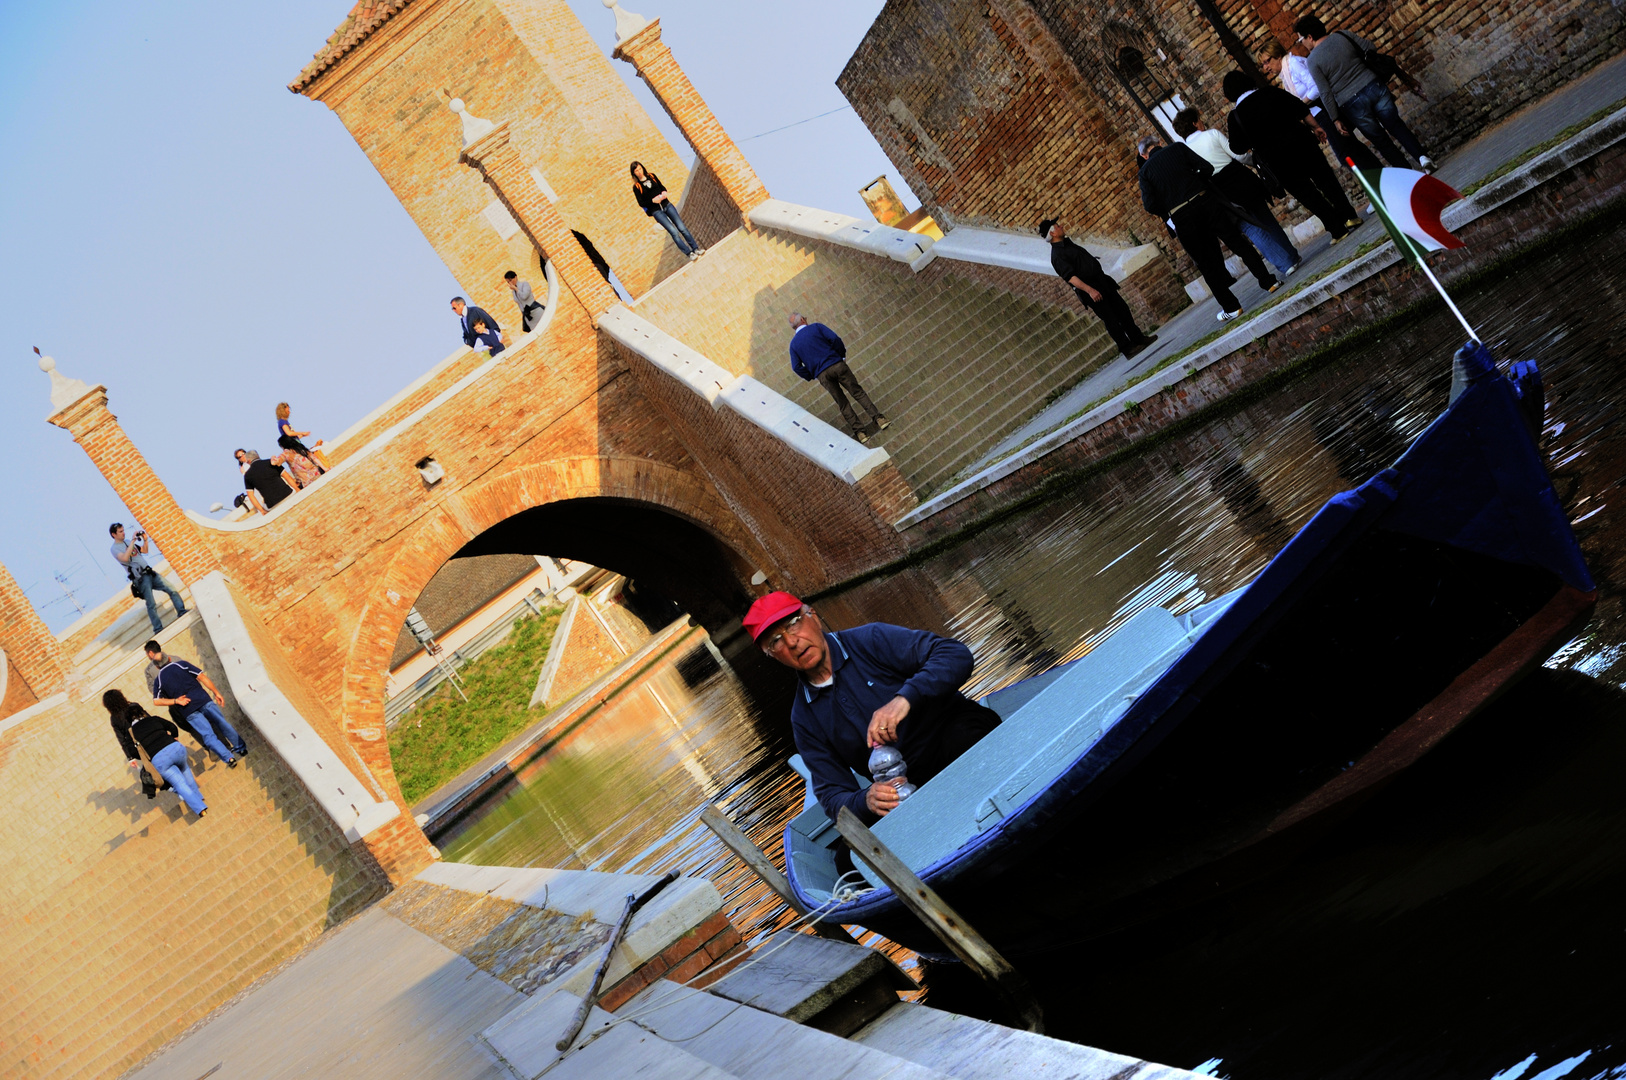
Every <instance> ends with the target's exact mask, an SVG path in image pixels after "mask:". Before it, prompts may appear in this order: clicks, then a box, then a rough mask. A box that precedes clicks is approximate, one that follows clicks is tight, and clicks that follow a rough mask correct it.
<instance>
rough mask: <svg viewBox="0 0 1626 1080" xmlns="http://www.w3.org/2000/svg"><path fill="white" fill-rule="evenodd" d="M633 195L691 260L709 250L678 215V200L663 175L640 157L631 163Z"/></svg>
mask: <svg viewBox="0 0 1626 1080" xmlns="http://www.w3.org/2000/svg"><path fill="white" fill-rule="evenodd" d="M632 195H633V198H635V199H637V200H638V205H639V206H641V207H643V208H644V213H646V214H648V215H649V216H650V217H652V218H654V219H655V220H656V221H658V222H660V223H661V227H662V228H664V229H665V230H666V232H667V235H669V236H671V238H672V243H674V244H676V245H677V246H678V250H679V251H681V252H683V254H685V255H687V256H688V257H689V261H690V262H693V261H694V260H696V259H698V258H699V257H700V256H702V255H704V254H705V253H706V249H705V248H703V247H701V246H700V245H699V244H698V243H696V242H695V239H694V234H693V233H691V232H690V231H689V227H688V226H687V225H685V224H683V219H682V218H681V217H679V216H678V208H677V204H676V203H674V202H672V197H671V195H670V194H668V193H667V190H666V185H665V184H663V183H661V178H660V177H658V176H656V175H655V174H654V173H652V172H648V171H647V170H645V169H644V164H643V162H641V161H634V162H633V163H632Z"/></svg>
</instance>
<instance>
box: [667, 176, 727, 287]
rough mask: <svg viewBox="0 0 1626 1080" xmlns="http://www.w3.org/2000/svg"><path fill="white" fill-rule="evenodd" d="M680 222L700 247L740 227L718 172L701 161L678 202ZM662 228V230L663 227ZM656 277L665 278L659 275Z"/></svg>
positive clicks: (715, 241) (706, 245)
mask: <svg viewBox="0 0 1626 1080" xmlns="http://www.w3.org/2000/svg"><path fill="white" fill-rule="evenodd" d="M678 212H679V213H680V214H681V215H682V216H683V224H685V225H687V226H688V227H689V231H690V232H691V233H693V234H694V238H695V239H696V240H698V241H699V242H700V246H701V247H703V248H709V247H711V246H712V245H713V244H715V243H717V242H718V241H719V240H721V239H722V238H723V237H725V236H727V235H728V234H729V233H731V232H733V231H734V230H735V229H738V228H739V227H740V211H739V207H737V206H735V205H734V203H733V200H731V199H730V198H729V197H728V192H727V191H724V190H723V185H722V183H721V182H720V181H719V180H718V179H717V174H716V173H714V172H712V171H711V167H710V166H708V165H707V164H706V163H705V162H704V161H699V160H696V161H695V163H694V172H693V173H691V174H690V176H689V186H688V188H687V189H685V191H684V192H683V201H682V202H681V203H679V204H678ZM663 231H664V230H663ZM658 280H662V281H664V280H665V277H664V276H662V277H661V278H659V279H658Z"/></svg>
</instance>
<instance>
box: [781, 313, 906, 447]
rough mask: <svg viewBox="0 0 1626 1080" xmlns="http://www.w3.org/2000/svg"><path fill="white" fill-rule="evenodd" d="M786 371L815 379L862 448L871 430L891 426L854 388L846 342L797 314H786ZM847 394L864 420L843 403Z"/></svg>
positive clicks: (861, 392) (858, 389)
mask: <svg viewBox="0 0 1626 1080" xmlns="http://www.w3.org/2000/svg"><path fill="white" fill-rule="evenodd" d="M790 369H791V370H792V371H794V372H796V374H798V375H800V376H801V377H802V378H804V379H806V380H808V381H809V382H812V381H813V380H815V379H817V380H818V383H819V385H820V386H822V387H824V388H825V389H826V390H828V391H830V396H831V397H833V398H835V399H836V408H838V409H840V410H841V416H842V419H844V420H846V421H847V427H848V428H849V429H851V431H852V433H853V438H855V439H857V440H858V441H859V442H861V443H864V444H865V445H866V446H867V445H869V429H870V428H871V427H873V428H874V429H875V430H876V431H884V430H886V429H887V428H889V427H891V426H892V421H890V420H888V419H887V418H886V417H884V416H882V415H881V412H880V410H879V409H877V408H876V407H875V404H874V402H872V401H870V399H869V395H868V394H866V393H864V388H863V387H862V386H859V385H858V377H857V376H856V375H854V374H853V372H852V369H851V368H849V367H848V366H847V345H846V343H845V342H843V341H842V340H841V338H839V337H837V336H836V332H835V331H834V330H832V329H830V328H829V327H828V326H826V325H824V324H823V323H810V322H808V321H807V319H805V318H803V316H802V313H801V312H799V311H793V312H791V313H790ZM843 391H845V393H843ZM847 394H851V395H852V396H853V399H854V400H855V401H857V402H858V404H859V407H860V408H862V409H863V410H864V413H865V415H867V416H868V417H869V419H868V420H866V421H864V422H863V423H860V422H859V420H858V414H857V413H855V412H854V411H853V407H852V405H851V404H850V403H849V402H848V401H847Z"/></svg>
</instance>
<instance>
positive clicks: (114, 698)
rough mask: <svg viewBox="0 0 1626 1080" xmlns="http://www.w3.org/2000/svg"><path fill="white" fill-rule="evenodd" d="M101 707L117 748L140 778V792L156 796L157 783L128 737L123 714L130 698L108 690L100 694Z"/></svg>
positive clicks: (127, 724)
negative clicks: (117, 744)
mask: <svg viewBox="0 0 1626 1080" xmlns="http://www.w3.org/2000/svg"><path fill="white" fill-rule="evenodd" d="M102 708H104V709H106V710H107V720H108V722H109V723H110V724H112V725H113V737H114V738H115V739H117V740H118V741H119V749H120V750H123V751H124V757H125V760H126V761H128V762H129V763H130V767H131V768H132V769H134V770H135V771H136V775H137V776H139V777H140V778H141V794H143V795H145V796H146V797H147V798H149V799H156V798H157V797H158V784H157V783H156V782H155V781H154V780H153V778H152V773H150V772H148V771H147V769H146V766H144V765H143V764H142V763H141V754H140V753H139V752H138V751H137V750H136V744H135V740H134V739H132V738H131V737H130V725H129V722H128V721H126V720H125V718H124V714H125V713H126V712H128V711H129V708H130V700H129V699H128V698H126V697H125V696H124V695H123V694H122V693H120V692H119V691H117V690H109V691H108V692H107V693H105V694H103V695H102ZM164 787H166V788H168V787H169V781H167V780H166V781H164Z"/></svg>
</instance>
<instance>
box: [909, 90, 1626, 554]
mask: <svg viewBox="0 0 1626 1080" xmlns="http://www.w3.org/2000/svg"><path fill="white" fill-rule="evenodd" d="M1623 140H1626V108H1623V109H1620V110H1617V111H1616V112H1614V113H1611V114H1610V115H1609V116H1607V117H1605V118H1604V119H1602V120H1600V121H1598V122H1597V123H1596V124H1593V125H1592V126H1591V127H1589V128H1587V129H1586V130H1585V131H1582V132H1581V133H1580V134H1578V135H1576V136H1575V137H1574V138H1573V139H1570V140H1568V141H1566V142H1565V143H1564V144H1563V145H1561V146H1557V147H1554V148H1553V149H1551V150H1548V151H1547V152H1545V153H1543V154H1538V155H1537V156H1536V157H1534V158H1532V159H1531V160H1529V161H1527V162H1525V163H1524V164H1523V165H1521V166H1519V167H1518V168H1517V169H1514V170H1513V171H1511V172H1510V173H1508V175H1507V176H1505V177H1502V178H1500V179H1498V180H1495V181H1492V182H1491V183H1489V184H1486V185H1485V186H1484V187H1483V188H1481V189H1480V190H1478V191H1476V192H1475V193H1474V194H1473V195H1471V196H1469V197H1468V198H1465V199H1463V200H1461V201H1459V202H1456V203H1453V204H1452V205H1451V206H1449V207H1447V208H1446V210H1445V212H1444V213H1443V214H1442V215H1441V220H1442V221H1443V222H1444V224H1445V226H1446V228H1448V229H1451V230H1452V231H1456V230H1458V229H1461V228H1462V227H1463V226H1465V225H1467V224H1469V223H1471V222H1473V221H1476V220H1478V219H1479V218H1482V217H1484V216H1485V215H1487V214H1489V213H1491V212H1492V211H1494V210H1497V209H1499V208H1500V207H1502V206H1504V205H1506V204H1507V203H1509V202H1512V201H1513V200H1514V199H1517V198H1519V197H1520V196H1522V195H1525V194H1527V193H1529V192H1530V191H1532V190H1534V189H1536V188H1538V187H1540V186H1541V185H1542V184H1543V183H1545V182H1547V181H1548V180H1550V179H1552V178H1553V177H1555V176H1558V175H1560V174H1562V173H1564V172H1565V171H1567V170H1569V169H1571V168H1574V167H1575V166H1576V165H1579V164H1581V163H1582V162H1585V161H1586V160H1588V159H1589V158H1592V157H1594V156H1596V155H1597V154H1598V153H1599V152H1601V151H1603V150H1605V149H1607V148H1609V147H1611V146H1614V145H1615V144H1616V143H1619V142H1621V141H1623ZM1400 261H1401V256H1400V253H1399V252H1398V251H1397V250H1396V249H1395V246H1394V243H1393V241H1389V240H1385V241H1384V242H1383V243H1382V244H1381V245H1379V246H1378V247H1377V248H1375V249H1373V250H1372V251H1370V252H1368V253H1367V254H1365V255H1363V256H1361V257H1360V258H1358V259H1356V260H1354V261H1353V262H1350V263H1348V264H1347V265H1345V266H1343V267H1341V268H1339V269H1338V270H1335V271H1333V272H1331V273H1329V274H1328V275H1326V276H1325V277H1323V278H1321V279H1320V280H1318V281H1316V282H1314V283H1313V284H1311V285H1309V286H1307V287H1305V288H1303V289H1301V290H1300V291H1299V292H1297V293H1294V294H1293V295H1292V296H1290V297H1288V298H1287V299H1286V300H1284V301H1282V302H1281V303H1278V304H1276V305H1275V306H1274V307H1271V308H1269V309H1267V310H1266V311H1264V312H1263V313H1262V314H1260V315H1258V316H1256V317H1254V318H1252V319H1249V320H1248V321H1246V322H1244V323H1243V324H1242V325H1241V326H1239V327H1237V328H1236V329H1234V330H1232V331H1231V332H1230V333H1228V334H1226V335H1224V336H1223V337H1221V338H1219V339H1218V340H1216V341H1214V342H1213V343H1211V344H1209V345H1207V346H1205V347H1204V348H1202V349H1199V350H1197V351H1195V352H1193V353H1191V354H1189V355H1187V356H1185V357H1182V358H1181V360H1180V362H1179V363H1177V364H1174V365H1171V366H1170V367H1168V368H1165V369H1164V370H1163V371H1160V372H1158V373H1157V374H1155V375H1153V376H1151V377H1149V378H1147V379H1145V380H1143V381H1141V382H1139V383H1136V384H1135V385H1133V386H1130V387H1127V388H1126V389H1124V390H1122V391H1120V392H1119V393H1117V394H1115V395H1113V396H1112V397H1111V398H1108V399H1107V400H1106V401H1104V402H1102V403H1101V404H1100V405H1098V406H1097V407H1095V408H1094V409H1091V410H1090V411H1089V412H1087V413H1085V414H1084V415H1082V416H1080V417H1077V418H1076V419H1074V420H1072V421H1069V422H1068V423H1066V424H1063V425H1061V426H1060V427H1057V428H1054V429H1052V430H1051V431H1049V432H1047V433H1045V434H1044V435H1042V436H1040V437H1039V438H1037V439H1035V440H1034V441H1033V442H1031V443H1029V444H1028V445H1027V446H1025V447H1023V448H1022V449H1021V450H1018V451H1017V452H1015V453H1013V454H1011V455H1010V456H1009V457H1005V458H1002V459H1000V460H999V461H996V462H994V463H992V464H990V465H988V466H986V467H984V468H983V469H981V470H979V471H978V472H977V473H975V474H974V475H972V476H970V477H969V478H967V479H965V480H963V481H961V482H960V483H958V484H955V485H954V486H953V487H951V488H948V489H947V490H945V491H943V492H942V493H941V494H939V495H937V496H936V497H935V498H933V499H930V500H929V501H927V502H925V503H923V504H921V505H920V506H918V507H916V508H915V509H914V510H911V511H910V512H909V513H907V514H905V515H903V516H902V517H900V518H899V519H898V520H897V521H896V522H894V526H895V527H896V528H897V529H898V531H899V532H902V531H904V530H906V529H908V528H910V527H912V526H914V525H918V524H919V523H921V522H922V521H925V520H926V519H928V518H930V517H932V516H933V515H935V514H937V513H940V512H941V511H942V510H944V509H946V508H947V507H949V506H952V505H954V504H955V503H958V502H960V501H961V500H962V499H965V498H968V497H969V496H971V495H974V494H975V493H976V492H978V491H981V490H982V489H984V488H987V487H990V486H992V485H993V484H995V483H997V482H999V481H1000V480H1003V479H1004V478H1006V477H1008V476H1010V475H1011V474H1012V473H1015V472H1017V471H1018V470H1020V469H1022V468H1023V467H1025V466H1027V465H1030V464H1032V463H1033V462H1035V461H1038V460H1039V459H1041V458H1043V457H1045V456H1046V455H1048V454H1050V453H1052V452H1054V451H1056V450H1058V449H1060V448H1061V447H1063V446H1065V445H1067V444H1068V443H1070V442H1072V441H1073V440H1074V439H1077V438H1079V437H1080V436H1082V435H1084V434H1086V433H1087V432H1089V431H1091V430H1093V429H1094V428H1097V427H1099V426H1101V425H1102V424H1104V423H1106V422H1107V421H1109V420H1111V419H1113V418H1114V417H1116V416H1118V415H1120V414H1121V413H1123V412H1124V408H1125V406H1126V405H1128V404H1130V403H1135V404H1139V403H1140V402H1142V401H1144V400H1146V399H1147V398H1149V397H1153V396H1155V395H1156V394H1159V393H1161V392H1163V391H1164V390H1168V389H1170V388H1173V387H1175V386H1177V385H1178V384H1179V383H1181V382H1183V381H1185V380H1186V379H1188V378H1190V377H1192V376H1193V375H1195V374H1196V373H1197V372H1199V371H1201V370H1203V369H1204V368H1206V367H1208V366H1209V365H1211V364H1213V363H1215V362H1217V361H1219V360H1221V359H1223V358H1224V357H1226V356H1228V355H1230V354H1231V353H1233V352H1236V351H1237V350H1239V349H1241V348H1242V347H1244V346H1245V345H1247V344H1248V343H1249V342H1252V341H1254V340H1256V339H1258V338H1260V337H1263V336H1265V335H1266V334H1269V333H1271V332H1272V331H1274V330H1277V329H1279V328H1281V327H1283V326H1285V325H1287V324H1288V323H1290V322H1293V321H1294V320H1296V319H1298V318H1299V317H1300V316H1303V315H1305V314H1307V313H1309V312H1311V311H1313V310H1314V309H1316V308H1318V307H1320V306H1321V305H1322V304H1324V303H1326V302H1327V301H1329V300H1332V299H1334V298H1335V297H1337V296H1339V295H1340V294H1341V293H1344V292H1347V291H1348V290H1350V289H1352V288H1354V287H1355V286H1357V285H1359V284H1360V283H1362V282H1364V281H1366V280H1367V279H1368V278H1371V277H1373V276H1375V275H1377V274H1379V273H1381V272H1382V271H1384V270H1386V269H1388V268H1389V267H1390V266H1393V265H1394V264H1396V263H1398V262H1400Z"/></svg>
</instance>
